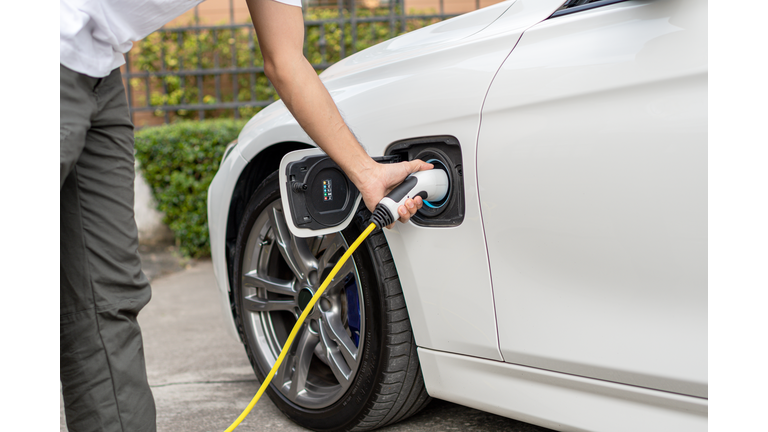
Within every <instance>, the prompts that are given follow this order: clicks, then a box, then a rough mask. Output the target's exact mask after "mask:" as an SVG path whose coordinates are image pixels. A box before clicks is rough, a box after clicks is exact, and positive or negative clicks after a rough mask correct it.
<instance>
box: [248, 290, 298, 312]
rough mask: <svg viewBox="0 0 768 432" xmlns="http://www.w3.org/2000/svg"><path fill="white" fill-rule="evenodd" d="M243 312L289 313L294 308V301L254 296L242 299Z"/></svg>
mask: <svg viewBox="0 0 768 432" xmlns="http://www.w3.org/2000/svg"><path fill="white" fill-rule="evenodd" d="M243 300H244V301H243V306H244V307H245V310H247V311H250V312H273V311H291V312H293V309H294V308H295V307H296V301H295V300H293V299H291V300H272V299H264V298H260V297H258V296H257V295H256V294H253V295H249V296H246V297H245V298H244V299H243Z"/></svg>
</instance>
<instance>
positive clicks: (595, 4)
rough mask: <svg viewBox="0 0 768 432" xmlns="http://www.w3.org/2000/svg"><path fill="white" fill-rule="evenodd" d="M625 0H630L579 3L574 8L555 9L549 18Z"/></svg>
mask: <svg viewBox="0 0 768 432" xmlns="http://www.w3.org/2000/svg"><path fill="white" fill-rule="evenodd" d="M625 1H628V0H602V1H596V2H593V3H587V4H583V5H579V6H574V7H572V8H568V9H560V10H558V11H555V13H553V14H552V15H550V16H549V18H556V17H559V16H563V15H570V14H572V13H576V12H581V11H585V10H588V9H594V8H599V7H602V6H608V5H612V4H614V3H622V2H625Z"/></svg>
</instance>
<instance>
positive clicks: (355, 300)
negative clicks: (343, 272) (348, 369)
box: [344, 274, 360, 346]
mask: <svg viewBox="0 0 768 432" xmlns="http://www.w3.org/2000/svg"><path fill="white" fill-rule="evenodd" d="M344 291H345V292H346V294H347V324H348V325H349V330H350V331H351V332H352V341H354V342H355V346H358V345H359V344H360V296H358V294H357V282H355V276H354V275H352V274H348V275H347V277H346V278H345V279H344Z"/></svg>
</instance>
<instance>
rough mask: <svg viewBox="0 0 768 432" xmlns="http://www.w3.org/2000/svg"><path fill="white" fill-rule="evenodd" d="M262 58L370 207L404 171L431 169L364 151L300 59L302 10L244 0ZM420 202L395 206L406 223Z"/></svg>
mask: <svg viewBox="0 0 768 432" xmlns="http://www.w3.org/2000/svg"><path fill="white" fill-rule="evenodd" d="M246 2H247V3H248V9H249V10H250V13H251V18H252V19H253V26H254V27H255V29H256V34H257V36H258V40H259V47H260V48H261V53H262V55H263V56H264V72H265V73H266V75H267V77H268V78H269V80H270V81H271V82H272V84H273V85H274V86H275V89H276V90H277V93H278V94H279V95H280V98H281V99H282V100H283V102H284V103H285V105H286V107H288V110H289V111H290V112H291V113H292V114H293V116H294V117H295V118H296V120H297V121H298V122H299V124H300V125H301V127H302V128H303V129H304V131H305V132H306V133H307V134H308V135H309V136H310V137H311V138H312V139H313V140H314V141H315V143H317V145H319V146H320V148H321V149H323V150H324V151H325V152H326V153H327V154H328V156H330V157H331V159H333V160H334V161H335V162H336V163H337V164H338V165H339V166H340V167H341V169H343V170H344V172H345V173H346V174H347V176H348V177H349V179H350V180H352V182H353V183H354V184H355V186H357V188H358V189H359V190H360V193H361V194H362V196H363V200H364V202H365V205H366V206H367V207H368V209H369V210H371V211H373V209H374V207H375V206H376V204H377V203H378V202H379V201H380V200H381V199H382V198H384V196H385V195H386V194H387V193H388V192H389V191H390V190H392V189H393V188H394V187H395V186H397V185H398V184H399V183H400V182H402V181H403V180H404V179H405V177H407V176H408V174H411V173H414V172H417V171H421V170H425V169H430V168H432V165H431V164H427V163H425V162H422V161H419V160H413V161H409V162H401V163H398V164H389V165H384V164H379V163H377V162H376V161H374V160H373V159H371V157H370V156H369V155H368V154H367V153H366V152H365V150H363V148H362V147H361V146H360V144H359V143H358V142H357V139H356V138H355V137H354V135H352V132H351V131H350V130H349V128H348V127H347V125H346V124H345V123H344V120H343V119H342V118H341V114H340V113H339V110H338V109H337V108H336V104H335V103H334V102H333V99H332V98H331V95H330V94H329V93H328V90H327V89H326V88H325V86H324V85H323V83H322V82H321V81H320V78H319V77H318V76H317V73H316V72H315V69H314V68H313V67H312V65H311V64H310V63H309V61H307V59H306V58H305V57H304V51H303V45H304V17H303V15H302V13H301V8H300V7H296V6H290V5H286V4H283V3H279V2H277V1H274V0H246ZM422 205H423V202H422V199H421V197H416V199H415V200H410V199H409V200H407V201H406V203H405V206H401V207H400V209H399V210H398V211H399V213H400V215H399V216H400V221H401V222H407V221H408V220H409V219H410V217H411V216H413V215H414V214H415V213H416V211H417V210H418V209H420V208H421V206H422Z"/></svg>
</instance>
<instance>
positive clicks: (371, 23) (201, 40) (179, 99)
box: [123, 0, 479, 126]
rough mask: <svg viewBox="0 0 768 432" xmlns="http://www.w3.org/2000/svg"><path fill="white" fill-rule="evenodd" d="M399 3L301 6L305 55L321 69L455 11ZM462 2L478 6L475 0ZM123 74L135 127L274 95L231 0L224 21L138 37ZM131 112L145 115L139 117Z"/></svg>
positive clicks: (253, 105) (237, 112)
mask: <svg viewBox="0 0 768 432" xmlns="http://www.w3.org/2000/svg"><path fill="white" fill-rule="evenodd" d="M402 2H403V0H390V1H389V2H388V4H387V5H385V6H383V7H378V8H373V9H368V8H359V7H357V6H356V4H355V1H348V0H347V1H345V0H338V1H337V6H336V7H305V8H304V15H305V21H304V26H305V44H304V54H305V55H306V56H307V58H308V59H309V61H310V63H311V64H312V65H313V67H314V68H315V69H316V70H317V71H322V70H324V69H326V68H327V67H329V66H330V65H332V64H333V63H335V62H337V61H339V60H341V59H342V58H345V57H347V56H348V55H351V54H353V53H355V52H357V51H359V50H361V49H364V48H367V47H369V46H372V45H375V44H376V43H379V42H382V41H384V40H387V39H390V38H392V37H394V36H397V35H400V34H402V33H406V32H408V31H411V30H414V29H416V28H420V27H424V26H426V25H429V24H432V23H435V22H438V21H441V20H444V19H446V18H451V17H454V16H456V15H458V14H455V13H454V14H449V13H445V7H444V0H439V11H427V12H426V13H424V12H419V13H414V14H410V15H409V14H406V13H405V12H404V11H403V3H402ZM467 3H468V4H469V5H470V7H472V6H474V7H475V8H478V7H479V0H467ZM195 22H196V23H199V16H198V13H197V10H195ZM123 78H124V79H125V81H126V89H127V97H128V103H129V106H130V110H131V118H132V119H133V120H134V123H135V124H137V126H142V125H143V124H147V123H156V122H158V121H160V119H162V122H165V123H169V122H171V121H173V120H174V119H177V118H197V119H205V118H206V117H222V116H224V117H234V118H240V117H250V116H252V115H253V114H255V113H256V112H257V111H258V110H260V109H261V108H263V107H265V106H267V105H269V104H271V103H272V102H274V101H275V100H277V98H278V97H277V93H276V92H275V90H274V88H273V87H272V86H271V84H270V83H269V81H268V80H267V78H266V76H265V75H264V68H263V62H262V59H261V54H260V50H259V47H258V43H257V41H256V36H255V32H254V30H253V26H252V25H251V24H250V23H242V24H237V23H235V22H234V13H233V9H232V2H230V23H229V24H224V25H192V26H184V27H164V28H162V29H160V30H158V31H157V32H155V33H153V34H152V35H150V36H148V37H147V38H146V39H144V40H143V41H141V42H139V43H138V44H137V46H135V47H134V49H133V50H131V52H130V53H129V54H128V55H126V64H125V67H124V72H123ZM137 113H151V114H149V115H148V114H143V119H141V121H138V122H137V120H139V119H137V118H136V117H137ZM151 117H154V118H155V119H154V120H151ZM148 118H149V119H148Z"/></svg>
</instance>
